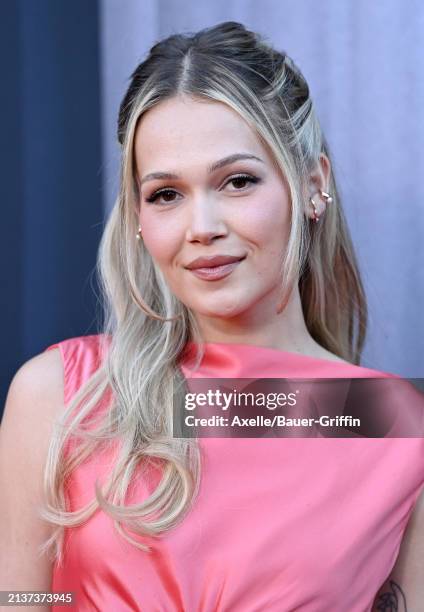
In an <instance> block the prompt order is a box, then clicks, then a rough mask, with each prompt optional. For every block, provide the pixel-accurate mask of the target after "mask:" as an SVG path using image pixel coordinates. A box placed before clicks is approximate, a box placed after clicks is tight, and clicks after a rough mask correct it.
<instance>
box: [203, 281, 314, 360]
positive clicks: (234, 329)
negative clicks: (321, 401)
mask: <svg viewBox="0 0 424 612" xmlns="http://www.w3.org/2000/svg"><path fill="white" fill-rule="evenodd" d="M276 310H277V301H276V300H275V299H274V300H269V301H268V303H267V305H265V306H264V305H263V304H261V306H260V308H259V307H257V308H252V309H250V310H249V311H248V312H245V313H243V314H242V315H238V316H236V317H231V318H218V317H206V316H196V320H197V323H198V326H199V329H200V332H201V336H202V338H203V340H204V341H205V342H212V343H213V342H223V343H227V344H233V343H236V344H237V343H238V344H254V345H258V346H265V347H269V348H275V349H279V350H282V351H289V352H295V353H303V354H310V353H314V352H316V350H317V348H318V347H319V345H318V343H317V342H315V340H314V339H313V338H312V336H311V335H310V333H309V331H308V329H307V327H306V323H305V319H304V316H303V311H302V303H301V300H300V294H299V289H298V287H297V285H296V287H295V288H294V289H293V291H292V293H291V295H290V298H289V301H288V303H287V305H286V307H285V308H284V310H283V312H281V313H280V314H277V312H276Z"/></svg>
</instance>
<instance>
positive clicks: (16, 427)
mask: <svg viewBox="0 0 424 612" xmlns="http://www.w3.org/2000/svg"><path fill="white" fill-rule="evenodd" d="M61 409H63V366H62V361H61V356H60V353H59V349H51V350H49V351H46V352H44V353H41V354H39V355H36V356H35V357H33V358H32V359H30V360H29V361H27V362H26V363H24V364H23V365H22V366H21V367H20V368H19V370H18V371H17V372H16V374H15V376H14V377H13V380H12V382H11V384H10V387H9V391H8V394H7V399H6V406H5V410H4V415H3V420H2V422H1V427H0V491H1V493H2V503H1V504H0V541H1V547H0V590H40V591H49V590H50V586H51V578H52V566H51V561H49V560H48V558H47V556H46V555H43V556H39V552H38V547H39V545H40V544H42V543H43V542H44V541H45V540H46V539H47V538H48V536H49V535H50V534H51V526H50V525H49V524H48V523H47V522H46V521H43V520H42V519H41V518H39V516H38V514H37V508H38V506H39V505H40V504H41V502H42V499H43V472H44V466H45V460H46V456H47V450H48V446H49V442H50V439H51V434H52V425H53V421H54V419H55V418H56V416H57V415H58V411H59V410H61ZM38 609H40V608H38Z"/></svg>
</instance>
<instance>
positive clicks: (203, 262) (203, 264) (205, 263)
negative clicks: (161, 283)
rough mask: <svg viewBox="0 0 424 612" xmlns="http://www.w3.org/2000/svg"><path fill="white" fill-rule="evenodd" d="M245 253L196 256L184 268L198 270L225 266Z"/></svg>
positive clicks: (240, 258) (243, 257)
mask: <svg viewBox="0 0 424 612" xmlns="http://www.w3.org/2000/svg"><path fill="white" fill-rule="evenodd" d="M245 257H246V255H211V256H209V257H198V258H197V259H194V260H193V261H191V262H190V263H189V264H188V265H187V266H186V268H187V269H188V270H198V269H200V268H201V269H205V268H216V267H218V266H225V265H227V264H232V263H235V262H237V261H241V260H243V259H245Z"/></svg>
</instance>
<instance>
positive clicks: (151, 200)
mask: <svg viewBox="0 0 424 612" xmlns="http://www.w3.org/2000/svg"><path fill="white" fill-rule="evenodd" d="M237 179H245V180H246V181H249V183H252V184H255V183H259V182H260V181H261V179H260V178H259V177H257V176H253V175H251V174H236V175H234V176H232V177H231V178H229V179H228V181H227V182H226V183H225V185H224V187H226V186H227V185H228V183H232V182H233V181H236V180H237ZM236 191H244V190H243V189H236ZM164 193H177V192H176V191H174V189H158V191H155V192H154V193H152V195H151V196H149V197H148V198H146V202H149V203H150V204H153V203H154V202H155V201H156V200H157V199H158V197H159V196H161V195H163V194H164ZM174 202H175V200H172V201H170V202H165V204H173V203H174Z"/></svg>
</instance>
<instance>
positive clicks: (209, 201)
mask: <svg viewBox="0 0 424 612" xmlns="http://www.w3.org/2000/svg"><path fill="white" fill-rule="evenodd" d="M189 215H190V218H189V223H188V227H187V234H186V237H187V240H188V241H189V242H201V243H202V244H209V243H210V242H212V241H213V240H214V239H216V238H221V237H223V236H226V235H227V233H228V229H227V225H226V223H225V219H224V216H223V214H222V210H221V208H220V206H219V203H218V202H217V201H216V200H214V199H213V198H212V197H206V196H200V197H198V198H196V199H193V201H192V206H191V207H190V213H189Z"/></svg>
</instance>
